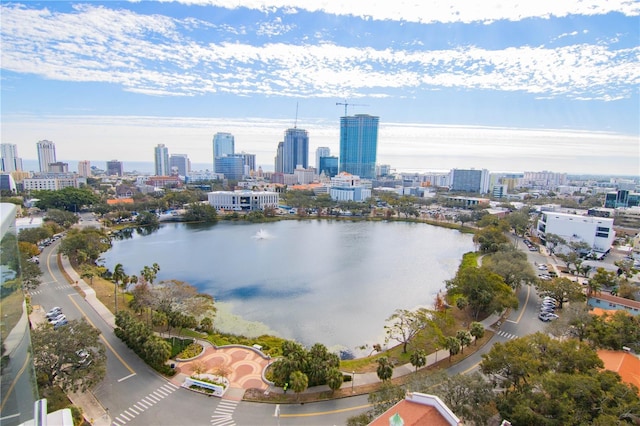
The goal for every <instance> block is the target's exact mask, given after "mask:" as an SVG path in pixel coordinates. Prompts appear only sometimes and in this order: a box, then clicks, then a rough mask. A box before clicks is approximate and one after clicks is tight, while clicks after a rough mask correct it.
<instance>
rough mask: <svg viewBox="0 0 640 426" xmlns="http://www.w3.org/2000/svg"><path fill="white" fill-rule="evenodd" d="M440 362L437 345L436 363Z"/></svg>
mask: <svg viewBox="0 0 640 426" xmlns="http://www.w3.org/2000/svg"><path fill="white" fill-rule="evenodd" d="M437 363H438V347H437V346H436V364H437Z"/></svg>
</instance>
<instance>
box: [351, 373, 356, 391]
mask: <svg viewBox="0 0 640 426" xmlns="http://www.w3.org/2000/svg"><path fill="white" fill-rule="evenodd" d="M355 382H356V372H355V371H351V393H354V391H353V384H354V383H355Z"/></svg>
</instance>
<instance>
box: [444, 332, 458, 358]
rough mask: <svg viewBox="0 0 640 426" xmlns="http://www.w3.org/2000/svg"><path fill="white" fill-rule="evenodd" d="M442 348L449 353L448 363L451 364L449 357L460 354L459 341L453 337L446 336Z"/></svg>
mask: <svg viewBox="0 0 640 426" xmlns="http://www.w3.org/2000/svg"><path fill="white" fill-rule="evenodd" d="M444 348H445V349H446V350H448V351H449V362H451V357H452V356H454V355H458V353H460V341H459V340H458V339H456V338H455V337H453V336H447V338H446V340H445V341H444Z"/></svg>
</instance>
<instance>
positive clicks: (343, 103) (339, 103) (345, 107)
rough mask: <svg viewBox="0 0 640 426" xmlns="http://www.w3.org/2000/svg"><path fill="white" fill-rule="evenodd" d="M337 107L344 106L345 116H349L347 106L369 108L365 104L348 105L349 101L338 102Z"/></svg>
mask: <svg viewBox="0 0 640 426" xmlns="http://www.w3.org/2000/svg"><path fill="white" fill-rule="evenodd" d="M336 105H344V116H345V117H346V116H347V105H351V106H369V105H365V104H350V103H347V100H346V99H345V100H344V102H336Z"/></svg>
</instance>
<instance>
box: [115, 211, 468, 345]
mask: <svg viewBox="0 0 640 426" xmlns="http://www.w3.org/2000/svg"><path fill="white" fill-rule="evenodd" d="M258 236H261V237H262V238H258ZM471 250H473V242H472V237H471V235H468V234H460V233H459V232H457V231H452V230H449V229H444V228H438V227H433V226H429V225H425V224H412V223H398V222H391V223H382V222H342V221H324V220H323V221H316V220H308V221H294V220H288V221H280V222H276V223H269V224H256V225H253V224H244V223H243V224H234V223H226V222H225V223H219V224H217V225H213V226H207V227H203V226H193V225H186V224H168V225H163V226H162V227H161V228H160V229H159V230H158V231H157V232H155V233H153V234H151V235H148V236H140V235H134V237H133V238H132V239H128V240H122V241H114V244H113V248H112V249H111V250H110V251H109V252H108V253H106V254H105V256H104V259H105V261H104V264H105V266H107V267H108V268H109V269H111V270H113V267H114V266H115V264H117V263H122V264H123V265H124V267H125V272H126V273H128V274H139V271H140V270H142V268H143V266H144V265H152V264H153V263H154V262H156V263H158V264H159V265H160V268H161V269H160V273H159V274H158V280H162V279H177V280H182V281H186V282H188V283H190V284H192V285H194V286H196V287H197V288H198V289H199V290H200V291H201V292H205V293H209V294H211V295H213V296H214V297H215V299H216V301H218V302H221V303H219V309H220V312H219V314H218V316H217V318H216V321H215V323H216V326H217V327H218V328H219V329H221V330H222V331H229V332H236V333H245V334H254V335H257V334H260V333H263V332H271V333H273V334H277V335H280V336H282V337H285V338H289V339H295V340H297V341H299V342H301V343H303V344H305V345H311V344H313V343H315V342H321V343H324V344H325V345H327V346H328V347H330V348H333V349H341V350H350V351H351V352H353V353H356V354H358V353H362V352H360V351H358V350H356V349H355V348H357V347H359V346H361V345H365V344H366V345H369V346H371V345H372V344H374V343H381V344H382V343H384V329H383V327H384V325H385V319H386V318H387V317H388V316H389V315H391V314H392V313H393V311H394V310H395V309H397V308H405V309H413V308H416V307H418V306H431V305H432V303H433V300H434V296H435V295H436V293H437V292H438V291H440V290H442V289H443V288H444V281H445V280H447V279H450V278H451V277H453V276H454V274H455V271H456V270H457V267H458V265H459V263H460V260H461V258H462V254H463V253H465V252H468V251H471Z"/></svg>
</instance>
